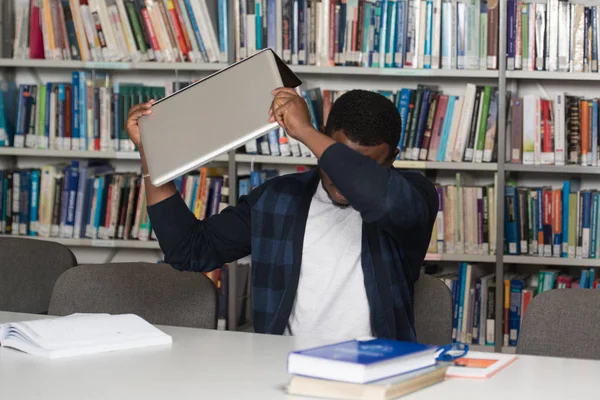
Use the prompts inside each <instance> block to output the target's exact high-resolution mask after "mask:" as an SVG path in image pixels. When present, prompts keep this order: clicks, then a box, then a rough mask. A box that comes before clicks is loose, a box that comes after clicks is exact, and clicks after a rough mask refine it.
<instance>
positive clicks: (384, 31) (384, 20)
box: [374, 0, 388, 67]
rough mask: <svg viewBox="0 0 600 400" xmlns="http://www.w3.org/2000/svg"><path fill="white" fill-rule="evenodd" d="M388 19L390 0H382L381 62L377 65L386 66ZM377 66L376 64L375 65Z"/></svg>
mask: <svg viewBox="0 0 600 400" xmlns="http://www.w3.org/2000/svg"><path fill="white" fill-rule="evenodd" d="M387 20H388V0H381V14H380V17H379V46H378V47H377V51H378V52H379V64H378V65H377V67H384V66H385V50H386V49H387V39H388V34H387V26H388V25H387ZM374 66H375V65H374Z"/></svg>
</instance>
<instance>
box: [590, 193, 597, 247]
mask: <svg viewBox="0 0 600 400" xmlns="http://www.w3.org/2000/svg"><path fill="white" fill-rule="evenodd" d="M598 196H599V195H598V193H597V192H594V193H592V226H591V235H592V239H591V240H590V258H597V254H596V246H597V245H598Z"/></svg>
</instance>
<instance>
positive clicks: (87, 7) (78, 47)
mask: <svg viewBox="0 0 600 400" xmlns="http://www.w3.org/2000/svg"><path fill="white" fill-rule="evenodd" d="M15 1H16V5H15V15H14V18H15V19H16V22H15V33H14V58H17V59H48V60H83V61H96V62H116V61H159V62H185V61H187V62H204V63H206V62H211V63H215V62H227V61H228V51H229V50H228V41H229V39H228V38H229V33H228V29H229V28H228V6H227V1H226V0H217V3H218V4H217V11H216V14H215V13H213V14H211V12H210V10H209V6H208V4H207V1H205V0H166V1H163V0H150V1H144V0H15ZM217 30H218V31H217Z"/></svg>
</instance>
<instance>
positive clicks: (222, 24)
mask: <svg viewBox="0 0 600 400" xmlns="http://www.w3.org/2000/svg"><path fill="white" fill-rule="evenodd" d="M273 2H274V1H273ZM218 6H219V46H220V50H221V59H220V62H227V60H228V54H229V10H228V1H227V0H219V4H218ZM271 31H273V32H274V31H275V29H274V28H273V29H271V28H269V33H271ZM269 47H270V45H269ZM272 48H273V49H275V48H276V46H273V47H272Z"/></svg>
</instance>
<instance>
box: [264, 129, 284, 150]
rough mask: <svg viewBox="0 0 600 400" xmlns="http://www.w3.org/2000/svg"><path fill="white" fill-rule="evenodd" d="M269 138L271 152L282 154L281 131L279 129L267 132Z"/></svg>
mask: <svg viewBox="0 0 600 400" xmlns="http://www.w3.org/2000/svg"><path fill="white" fill-rule="evenodd" d="M267 140H268V141H269V152H270V154H271V155H272V156H280V155H281V152H280V151H279V133H278V132H277V130H274V131H271V132H269V133H267Z"/></svg>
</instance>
